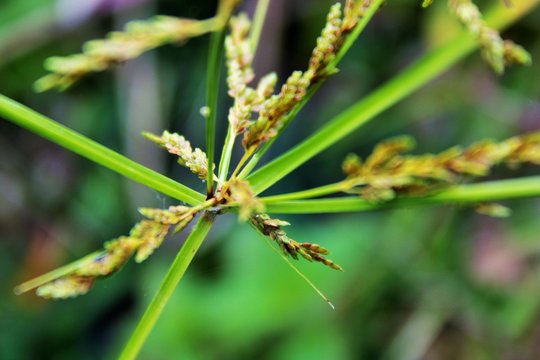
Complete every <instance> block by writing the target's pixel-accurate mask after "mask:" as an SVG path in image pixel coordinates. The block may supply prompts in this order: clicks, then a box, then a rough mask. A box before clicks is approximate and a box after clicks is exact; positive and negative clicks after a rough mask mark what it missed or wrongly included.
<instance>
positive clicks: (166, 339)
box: [0, 0, 540, 359]
mask: <svg viewBox="0 0 540 360" xmlns="http://www.w3.org/2000/svg"><path fill="white" fill-rule="evenodd" d="M494 1H495V0H494ZM494 1H491V2H494ZM514 1H519V0H514ZM255 3H256V1H249V0H246V1H245V2H244V5H243V8H244V9H245V10H246V11H248V12H252V11H253V9H254V6H255ZM445 3H446V2H445V1H438V2H437V1H436V2H435V4H434V5H433V6H432V7H430V8H429V9H427V10H422V9H421V7H420V1H419V0H418V1H392V2H388V3H387V4H386V6H385V7H384V8H383V9H382V11H381V12H380V13H379V14H378V15H377V16H376V17H375V19H374V20H373V21H372V22H371V23H370V25H369V26H368V28H367V30H366V31H365V33H364V34H362V36H361V38H360V39H359V41H358V43H357V44H356V45H355V46H354V47H353V48H352V49H351V51H350V52H349V53H348V55H347V56H346V58H345V59H344V61H343V62H342V64H341V66H340V69H341V71H340V73H339V74H338V75H337V76H335V77H333V78H331V79H330V80H329V81H328V82H327V83H326V84H325V85H324V86H323V88H322V89H321V90H320V92H319V93H318V94H317V95H316V96H315V97H314V99H313V100H312V101H311V103H310V105H308V106H307V107H306V108H305V109H304V110H303V111H302V112H301V114H300V116H299V117H298V118H297V119H296V121H295V123H293V125H292V126H291V127H290V128H289V130H287V132H286V134H285V136H284V137H283V138H281V139H279V141H277V142H276V145H275V146H274V147H273V148H272V151H271V152H270V153H269V154H268V156H267V157H266V160H268V159H271V158H273V157H275V156H276V155H277V154H279V153H280V152H281V151H283V150H285V149H288V148H290V147H291V146H293V145H294V144H296V143H297V142H298V141H300V140H302V139H304V138H305V137H306V136H308V135H309V134H311V133H313V132H314V131H315V130H316V129H317V128H318V127H319V126H320V125H321V124H323V123H324V122H325V121H327V120H328V119H330V118H331V117H332V116H333V115H335V114H337V113H338V112H339V111H341V110H342V109H343V108H344V107H346V106H348V105H349V104H351V103H353V102H354V101H356V100H358V99H360V98H361V97H362V96H364V95H365V94H367V93H368V92H369V91H370V90H372V89H373V88H375V87H376V86H377V85H379V84H381V83H383V82H384V81H386V80H387V79H389V78H391V77H392V76H393V75H394V74H396V73H398V72H399V71H400V70H401V69H403V68H404V67H405V66H406V65H407V64H409V63H410V62H412V61H413V60H414V59H415V58H417V57H418V56H420V55H421V54H422V53H424V52H425V51H428V50H429V49H430V48H432V47H434V46H437V44H439V43H441V42H443V41H444V40H445V39H446V38H447V37H449V36H451V35H452V34H453V32H454V31H456V29H459V26H457V25H456V22H455V21H454V20H453V19H452V18H450V17H449V15H448V14H447V11H446V4H445ZM489 3H490V1H485V2H482V5H489ZM331 4H332V1H328V0H324V1H323V0H317V1H303V0H295V1H292V0H272V1H271V5H270V9H269V14H268V16H269V17H268V22H267V24H266V26H265V28H264V32H263V37H262V40H261V46H260V52H259V53H258V57H257V60H256V62H255V63H256V64H255V68H256V71H257V74H258V75H259V76H260V75H261V74H264V73H266V72H268V71H271V70H276V71H277V72H278V74H279V75H280V79H284V78H285V77H286V76H287V75H288V74H289V73H290V72H291V71H292V70H298V69H303V68H305V66H306V65H307V64H306V63H307V59H308V57H309V55H310V52H311V49H312V48H313V46H314V44H315V39H316V37H317V35H318V33H319V31H320V29H321V28H322V26H323V24H324V17H325V14H326V12H327V10H328V8H329V6H330V5H331ZM214 8H215V1H213V0H212V1H211V0H200V1H197V2H192V1H180V0H176V1H173V0H163V1H158V0H155V1H152V0H85V1H70V0H56V1H54V0H2V1H1V2H0V93H3V94H5V95H7V96H10V97H12V98H14V99H16V100H18V101H20V102H22V103H24V104H26V105H28V106H30V107H32V108H34V109H36V110H37V111H39V112H41V113H44V114H46V115H48V116H50V117H52V118H53V119H55V120H57V121H59V122H61V123H63V124H65V125H67V126H69V127H71V128H73V129H76V130H77V131H80V132H81V133H83V134H85V135H87V136H89V137H90V138H92V139H94V140H96V141H98V142H100V143H102V144H104V145H106V146H109V147H111V148H112V149H114V150H117V151H119V152H121V153H123V154H125V155H127V156H128V157H130V158H132V159H135V160H137V161H139V162H141V163H143V164H145V165H147V166H149V167H151V168H153V169H155V170H157V171H160V172H163V173H166V174H168V175H170V176H171V177H173V178H175V179H177V180H179V181H181V182H183V183H185V184H187V185H190V186H192V187H194V188H196V189H198V190H201V191H204V184H202V183H200V182H199V181H198V179H196V178H195V177H194V176H191V174H189V173H188V172H186V171H184V170H183V169H180V168H179V167H178V166H177V165H175V163H174V159H172V158H171V157H169V156H167V154H165V153H164V152H162V151H160V150H159V149H156V147H155V146H153V145H152V144H150V143H148V142H147V141H145V140H144V139H142V138H141V137H140V136H139V133H140V131H142V130H146V131H153V132H160V131H161V130H163V129H168V130H171V131H178V132H181V133H182V134H184V135H185V136H186V137H187V138H188V139H190V140H191V141H192V143H193V144H194V145H195V146H199V147H204V146H203V145H204V130H203V129H204V121H203V118H202V117H201V116H200V115H199V108H200V107H201V106H203V105H204V76H205V67H206V55H207V49H208V37H207V36H206V37H202V38H197V39H194V40H191V41H189V42H188V43H187V44H184V45H183V46H181V47H173V46H168V47H165V48H162V49H159V50H157V51H154V52H151V53H149V54H146V55H144V56H142V57H141V58H140V59H137V60H135V61H132V62H129V63H127V64H125V65H123V66H121V67H119V68H118V69H117V70H115V71H112V72H107V73H103V74H98V75H94V76H91V77H88V78H86V79H84V80H83V81H82V82H81V83H79V84H78V85H76V86H75V87H74V88H73V89H72V90H70V91H68V92H66V93H60V94H59V93H54V92H51V93H45V94H35V93H33V92H32V83H33V81H34V80H36V79H37V78H38V77H40V76H42V75H43V74H44V70H43V67H42V63H43V60H44V59H45V58H47V57H49V56H53V55H67V54H71V53H76V52H78V51H79V50H80V48H81V45H82V43H83V42H84V41H86V40H90V39H93V38H99V37H103V36H104V34H105V33H106V32H107V31H110V30H113V29H121V28H122V27H123V25H124V24H125V23H126V22H127V21H129V20H132V19H143V18H146V17H148V16H151V15H152V14H166V15H175V16H183V17H194V18H205V17H208V16H211V15H212V14H213V12H214ZM482 8H485V7H482ZM504 35H505V37H507V38H511V39H513V40H515V41H516V42H518V43H520V44H522V45H524V46H525V47H526V48H527V49H528V50H529V51H530V52H531V54H532V56H533V59H534V61H536V63H537V62H538V61H540V60H539V59H540V11H539V10H536V11H534V12H533V13H532V14H530V15H529V16H527V17H526V18H524V19H522V20H521V21H520V22H519V23H518V24H517V25H515V26H513V27H512V28H511V29H509V30H508V31H506V32H505V33H504ZM536 63H535V64H534V65H533V66H532V67H528V68H515V69H510V70H508V71H507V72H506V74H505V75H504V76H502V77H497V76H495V75H494V74H493V73H492V72H491V71H490V69H489V68H488V67H487V65H485V64H484V63H483V62H482V61H481V59H480V56H479V54H474V55H473V56H470V57H468V58H467V59H466V60H465V61H463V62H461V63H460V64H459V65H458V66H456V67H454V68H453V69H452V70H451V71H450V72H448V73H446V74H445V75H443V76H442V77H441V78H440V79H438V80H437V81H435V82H434V83H431V84H430V85H428V86H427V87H425V88H424V89H422V90H421V91H418V92H417V93H415V94H414V95H413V96H411V97H409V98H408V99H406V100H405V101H403V102H402V103H400V104H399V105H398V106H395V107H394V108H392V109H390V110H389V111H386V112H385V113H383V114H382V115H381V116H379V117H378V118H377V119H376V120H375V121H373V122H372V123H371V124H369V125H368V126H366V127H364V128H362V129H361V130H360V131H358V132H356V133H354V134H351V136H349V137H348V138H346V139H344V140H343V141H340V142H339V143H338V144H336V145H335V146H333V147H332V148H331V149H330V150H329V151H327V152H325V153H324V154H322V155H320V156H318V157H316V158H315V159H313V160H311V161H310V162H308V163H307V164H305V165H304V166H303V167H302V168H300V169H299V170H297V171H295V172H294V173H292V174H291V175H290V176H288V177H287V178H286V180H284V181H281V182H280V183H278V184H276V186H275V187H274V188H273V189H272V191H269V193H278V192H284V191H295V190H301V189H305V188H308V187H313V186H317V185H322V184H325V183H329V182H332V181H336V180H338V179H340V178H341V177H342V175H341V171H340V164H341V160H342V159H343V158H344V157H345V155H346V154H347V153H349V152H351V151H354V152H356V153H358V154H360V155H362V156H365V155H366V154H368V153H369V152H370V150H371V148H372V147H373V145H374V144H375V143H376V142H378V141H380V140H381V139H383V138H385V137H388V136H392V135H397V134H411V135H414V136H415V137H417V139H418V148H417V150H416V151H418V152H419V153H420V152H436V151H440V150H443V149H445V148H447V147H449V146H452V145H454V144H463V145H466V144H470V143H471V142H473V141H475V140H479V139H483V138H489V137H491V138H495V139H503V138H506V137H509V136H512V135H515V134H518V133H523V132H526V131H532V130H539V129H540V101H539V99H540V81H539V80H540V67H539V66H538V65H537V64H536ZM221 95H222V97H221V99H220V106H221V108H220V124H219V128H218V131H219V134H218V147H219V146H220V144H221V143H222V141H223V138H224V136H223V134H224V132H225V129H226V113H227V106H228V105H229V104H230V100H229V99H228V98H227V97H226V95H225V88H223V91H222V93H221ZM238 155H240V154H239V153H237V154H236V155H235V156H238ZM538 173H539V171H538V169H537V168H536V169H535V168H533V167H523V168H521V169H519V170H517V171H512V172H510V171H508V170H506V169H504V168H502V167H501V168H497V169H496V170H495V171H494V173H493V176H491V177H490V178H493V179H496V178H507V177H511V176H526V175H532V174H538ZM170 204H174V201H172V200H171V199H169V198H167V197H165V196H163V195H161V194H159V193H157V192H155V191H152V190H149V189H147V188H144V187H143V186H140V185H138V184H135V183H133V182H131V181H128V180H125V179H123V178H122V177H120V176H119V175H117V174H115V173H113V172H111V171H109V170H107V169H103V168H101V167H99V166H97V165H95V164H93V163H91V162H89V161H87V160H85V159H82V158H80V157H78V156H77V155H74V154H71V153H69V152H68V151H66V150H64V149H62V148H60V147H58V146H56V145H54V144H52V143H50V142H48V141H46V140H43V139H41V138H39V137H37V136H35V135H33V134H31V133H28V132H27V131H25V130H21V129H19V128H17V127H16V126H14V125H12V124H11V123H8V122H6V121H3V120H1V119H0V294H1V295H0V359H101V358H114V357H115V356H116V355H117V354H118V353H119V351H120V349H121V348H122V346H123V344H124V343H125V341H126V340H127V338H128V336H129V334H130V332H131V331H132V330H133V328H134V327H135V325H136V323H137V321H138V320H139V318H140V316H141V314H142V312H143V311H144V309H145V307H146V305H147V304H148V303H149V301H150V299H151V297H152V296H153V294H154V293H155V291H156V290H157V288H158V286H159V284H160V282H161V280H162V278H163V276H164V275H165V273H166V271H167V268H168V266H169V265H170V263H171V261H172V260H173V258H174V256H175V253H176V251H177V250H178V249H179V247H180V246H181V243H182V241H183V240H184V238H185V234H181V235H177V236H174V237H170V238H169V239H168V240H167V241H166V243H165V244H164V245H163V246H162V247H161V248H160V250H158V251H157V252H156V254H155V255H153V256H152V257H151V259H149V260H148V261H147V262H144V263H143V264H141V265H135V264H133V263H132V262H130V263H129V264H128V265H127V266H126V267H124V268H123V269H122V271H120V272H119V273H117V274H115V275H113V276H111V277H110V278H108V279H106V280H103V281H99V282H98V283H97V285H96V286H95V287H94V288H93V290H92V291H91V292H90V293H89V294H88V295H86V296H83V297H80V298H77V299H72V300H67V301H45V300H42V299H39V298H37V297H35V296H34V295H33V294H26V295H23V296H15V295H14V294H13V292H12V289H13V286H14V285H16V284H17V283H19V282H21V281H23V280H26V279H28V278H30V277H33V276H35V275H38V274H41V273H43V272H46V271H48V270H50V269H53V268H55V267H58V266H60V265H62V264H65V263H66V262H68V261H71V260H73V259H76V258H78V257H81V256H83V255H85V254H87V253H89V252H91V251H93V250H96V249H98V248H100V247H101V245H102V243H103V241H105V240H108V239H111V238H114V237H116V236H118V235H121V234H125V233H126V232H127V231H128V230H129V229H130V227H131V226H132V225H133V224H134V223H135V222H136V221H137V220H138V219H139V218H140V216H139V215H138V213H137V211H136V209H137V207H139V206H153V207H162V206H167V205H170ZM506 205H508V206H510V207H511V208H512V209H513V215H512V217H510V218H509V219H503V220H501V219H491V218H486V217H483V216H481V215H477V214H475V213H474V212H473V211H472V210H470V209H461V208H455V207H440V208H423V209H402V210H396V211H384V212H382V211H381V212H375V213H359V214H343V215H313V216H311V215H310V216H281V217H280V218H282V219H285V220H287V221H290V222H292V223H293V226H292V227H290V228H289V229H288V230H289V234H290V236H291V237H293V238H294V239H296V240H298V241H310V242H315V243H319V244H322V245H323V246H325V247H328V248H330V249H331V251H332V254H331V258H332V259H334V260H335V261H336V262H337V263H339V264H340V265H342V266H343V267H344V268H345V272H344V273H338V272H335V271H332V270H329V269H328V268H325V267H323V266H320V265H317V264H310V263H306V262H299V263H298V266H299V267H300V268H301V269H302V270H303V271H305V273H306V274H307V275H308V276H309V277H310V278H311V279H312V280H313V281H314V282H315V283H316V284H317V285H319V286H320V288H321V289H322V290H323V291H324V292H325V293H326V294H327V295H328V296H329V297H330V298H331V299H332V301H333V302H334V303H335V305H336V310H335V311H332V310H330V309H329V308H328V306H327V305H326V304H325V303H324V302H323V301H321V300H320V298H318V297H317V295H316V294H315V293H314V292H313V291H312V290H311V289H310V288H309V287H308V286H307V285H306V284H305V283H304V282H303V281H302V280H301V279H300V278H299V277H298V276H297V275H296V274H294V273H293V272H292V271H291V270H290V269H289V268H288V267H287V266H286V264H285V263H284V262H283V261H282V260H281V259H280V258H279V257H278V256H277V255H276V254H275V253H274V252H272V251H271V250H270V249H269V248H268V247H267V246H266V245H265V244H264V242H263V241H262V240H261V239H260V238H259V237H258V235H257V234H255V233H254V232H253V231H252V230H251V229H250V228H249V227H248V226H246V225H244V224H239V223H238V221H237V220H236V218H235V217H234V216H232V215H227V216H223V217H220V218H219V219H218V222H217V224H216V226H215V227H214V228H213V230H212V231H211V233H210V236H209V237H208V239H207V240H206V242H205V244H204V245H203V248H202V250H201V251H200V253H199V254H198V256H197V257H196V259H195V261H194V263H193V264H192V266H191V268H190V269H189V271H188V273H187V275H186V277H185V278H184V279H183V280H182V283H181V284H180V286H179V288H178V290H177V291H176V293H175V295H174V297H173V298H172V300H171V301H170V303H169V304H168V306H167V308H166V310H165V312H164V315H163V317H162V318H161V319H160V320H159V322H158V323H157V326H156V327H155V329H154V331H153V332H152V334H151V336H150V338H149V340H148V342H147V344H146V345H145V347H144V349H143V351H142V353H141V359H253V358H263V359H535V358H540V312H539V311H540V222H539V221H538V219H539V215H540V201H538V200H537V199H529V200H520V201H512V202H508V203H506Z"/></svg>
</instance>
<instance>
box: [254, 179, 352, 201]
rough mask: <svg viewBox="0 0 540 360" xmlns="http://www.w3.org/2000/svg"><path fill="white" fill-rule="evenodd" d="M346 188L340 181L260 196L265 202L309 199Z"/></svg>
mask: <svg viewBox="0 0 540 360" xmlns="http://www.w3.org/2000/svg"><path fill="white" fill-rule="evenodd" d="M345 189H347V186H346V184H345V182H344V181H340V182H337V183H333V184H328V185H323V186H319V187H316V188H312V189H308V190H302V191H296V192H292V193H288V194H281V195H273V196H266V197H262V198H261V201H262V202H264V203H265V204H269V203H275V202H280V201H289V200H298V199H309V198H314V197H319V196H324V195H328V194H334V193H338V192H341V191H344V190H345Z"/></svg>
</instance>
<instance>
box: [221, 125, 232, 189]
mask: <svg viewBox="0 0 540 360" xmlns="http://www.w3.org/2000/svg"><path fill="white" fill-rule="evenodd" d="M235 139H236V134H235V133H234V130H233V128H232V127H231V126H229V128H228V129H227V136H226V137H225V143H224V144H223V151H222V152H221V159H220V160H219V170H218V178H219V182H220V183H224V182H225V180H227V175H228V173H229V165H230V164H231V156H232V151H233V147H234V141H235Z"/></svg>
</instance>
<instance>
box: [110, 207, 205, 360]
mask: <svg viewBox="0 0 540 360" xmlns="http://www.w3.org/2000/svg"><path fill="white" fill-rule="evenodd" d="M213 221H214V218H213V215H212V214H210V213H205V214H204V215H203V216H202V217H201V218H200V219H199V221H198V222H197V224H196V225H195V227H194V228H193V231H192V232H191V234H190V235H189V236H188V238H187V240H186V242H185V243H184V245H183V246H182V249H181V250H180V252H179V253H178V255H177V256H176V258H175V259H174V262H173V264H172V265H171V267H170V268H169V271H168V272H167V275H166V276H165V279H164V280H163V283H162V284H161V287H160V288H159V290H158V292H157V293H156V295H155V296H154V298H153V299H152V302H151V303H150V305H149V306H148V308H147V309H146V311H145V313H144V315H143V317H142V319H141V321H140V322H139V324H138V325H137V328H136V329H135V331H134V332H133V334H132V335H131V338H130V339H129V341H128V343H127V344H126V347H125V348H124V350H123V351H122V354H121V355H120V359H123V360H128V359H129V360H131V359H135V358H136V357H137V355H138V354H139V351H140V350H141V348H142V346H143V345H144V342H145V341H146V338H147V337H148V335H149V334H150V332H151V331H152V329H153V327H154V325H155V323H156V322H157V320H158V318H159V316H160V315H161V312H162V311H163V310H164V308H165V305H166V304H167V302H168V301H169V299H170V297H171V295H172V294H173V292H174V289H175V288H176V286H177V285H178V283H179V282H180V280H181V279H182V277H183V276H184V273H185V272H186V269H187V268H188V266H189V264H190V263H191V260H193V257H194V256H195V253H196V252H197V250H199V247H200V246H201V244H202V242H203V240H204V239H205V237H206V235H207V234H208V232H209V231H210V228H211V227H212V224H213Z"/></svg>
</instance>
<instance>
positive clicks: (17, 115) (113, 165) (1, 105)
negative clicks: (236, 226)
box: [0, 95, 204, 205]
mask: <svg viewBox="0 0 540 360" xmlns="http://www.w3.org/2000/svg"><path fill="white" fill-rule="evenodd" d="M0 116H1V117H3V118H5V119H6V120H9V121H11V122H13V123H15V124H17V125H19V126H21V127H23V128H25V129H27V130H29V131H31V132H33V133H36V134H37V135H39V136H41V137H44V138H46V139H48V140H50V141H52V142H54V143H56V144H58V145H60V146H62V147H64V148H66V149H68V150H70V151H73V152H74V153H77V154H79V155H81V156H83V157H85V158H87V159H89V160H91V161H93V162H95V163H97V164H100V165H102V166H105V167H107V168H109V169H111V170H113V171H115V172H117V173H119V174H121V175H123V176H125V177H127V178H129V179H131V180H134V181H136V182H138V183H141V184H143V185H145V186H147V187H149V188H152V189H154V190H157V191H159V192H161V193H163V194H165V195H169V196H171V197H173V198H175V199H178V200H181V201H184V202H186V203H188V204H190V205H196V204H199V203H200V202H201V201H204V196H203V195H202V194H200V193H198V192H196V191H195V190H192V189H190V188H189V187H187V186H185V185H182V184H180V183H178V182H176V181H174V180H172V179H170V178H168V177H166V176H163V175H161V174H159V173H157V172H155V171H153V170H151V169H149V168H147V167H145V166H143V165H141V164H138V163H136V162H135V161H133V160H130V159H128V158H127V157H125V156H122V155H120V154H118V153H117V152H115V151H113V150H111V149H109V148H107V147H105V146H103V145H101V144H98V143H97V142H95V141H93V140H90V139H89V138H87V137H86V136H84V135H81V134H79V133H78V132H76V131H74V130H71V129H69V128H67V127H65V126H64V125H61V124H59V123H57V122H56V121H54V120H52V119H49V118H48V117H46V116H44V115H41V114H39V113H37V112H35V111H34V110H32V109H30V108H28V107H26V106H24V105H22V104H19V103H18V102H16V101H14V100H11V99H9V98H7V97H5V96H3V95H0Z"/></svg>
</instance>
